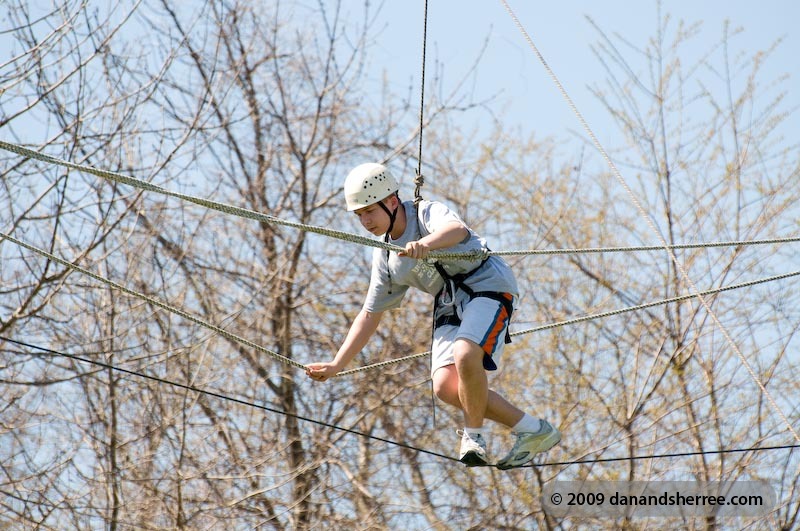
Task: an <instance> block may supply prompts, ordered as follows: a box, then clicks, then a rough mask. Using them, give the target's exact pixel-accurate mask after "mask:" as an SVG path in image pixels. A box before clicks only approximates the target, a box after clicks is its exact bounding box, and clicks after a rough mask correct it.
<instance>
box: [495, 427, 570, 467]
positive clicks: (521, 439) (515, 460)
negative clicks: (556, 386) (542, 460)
mask: <svg viewBox="0 0 800 531" xmlns="http://www.w3.org/2000/svg"><path fill="white" fill-rule="evenodd" d="M540 422H541V426H540V427H539V431H537V432H533V433H531V432H528V433H524V432H522V433H515V434H514V435H516V436H517V442H515V443H514V447H513V448H512V449H511V451H510V452H508V455H506V456H505V457H504V458H502V459H501V460H500V461H498V462H497V468H499V469H500V470H508V469H509V468H514V467H517V466H522V465H524V464H525V463H527V462H528V461H530V460H531V459H533V458H534V456H535V455H536V454H539V453H542V452H546V451H547V450H549V449H550V448H552V447H553V446H555V445H557V444H558V442H559V441H560V440H561V433H559V431H558V430H557V429H555V428H554V427H553V426H552V425H551V424H550V423H549V422H547V421H546V420H541V421H540Z"/></svg>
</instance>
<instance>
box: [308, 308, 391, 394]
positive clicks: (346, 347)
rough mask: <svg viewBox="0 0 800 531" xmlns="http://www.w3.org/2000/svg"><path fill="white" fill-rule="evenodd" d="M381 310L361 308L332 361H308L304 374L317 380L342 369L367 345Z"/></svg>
mask: <svg viewBox="0 0 800 531" xmlns="http://www.w3.org/2000/svg"><path fill="white" fill-rule="evenodd" d="M382 316H383V312H367V311H365V310H361V311H360V312H358V315H357V316H356V318H355V319H354V320H353V324H352V325H350V330H349V331H348V332H347V337H345V339H344V342H343V343H342V346H341V347H339V350H338V351H337V352H336V356H334V358H333V361H331V362H328V363H309V364H308V365H306V374H307V375H308V376H309V377H310V378H312V379H314V380H317V381H320V382H322V381H325V380H327V379H328V378H330V377H332V376H335V375H336V374H337V373H338V372H340V371H341V370H342V369H344V368H345V367H346V366H347V364H348V363H350V362H351V361H353V358H354V357H355V356H356V354H358V353H359V352H361V350H362V349H363V348H364V347H365V346H366V345H367V342H368V341H369V338H371V337H372V334H374V333H375V330H377V329H378V324H380V322H381V317H382Z"/></svg>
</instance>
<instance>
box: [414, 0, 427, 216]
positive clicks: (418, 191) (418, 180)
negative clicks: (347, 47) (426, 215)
mask: <svg viewBox="0 0 800 531" xmlns="http://www.w3.org/2000/svg"><path fill="white" fill-rule="evenodd" d="M424 4H425V7H424V10H423V14H422V75H421V76H420V77H421V80H420V91H419V156H418V157H417V170H416V176H415V177H414V204H415V205H418V204H419V202H420V201H422V185H423V184H424V183H425V178H424V177H423V176H422V127H423V123H424V114H423V112H424V110H425V49H426V47H427V45H428V0H424Z"/></svg>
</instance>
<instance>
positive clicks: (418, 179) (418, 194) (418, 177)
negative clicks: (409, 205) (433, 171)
mask: <svg viewBox="0 0 800 531" xmlns="http://www.w3.org/2000/svg"><path fill="white" fill-rule="evenodd" d="M414 174H415V177H414V204H415V205H418V204H419V202H420V201H422V185H423V184H425V176H423V175H422V173H420V170H419V168H417V169H416V170H414Z"/></svg>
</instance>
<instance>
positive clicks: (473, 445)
mask: <svg viewBox="0 0 800 531" xmlns="http://www.w3.org/2000/svg"><path fill="white" fill-rule="evenodd" d="M456 433H458V434H459V435H461V450H460V451H459V456H458V459H459V460H460V461H461V462H462V463H464V464H465V465H467V466H481V465H488V464H489V459H488V458H487V457H486V441H484V440H483V436H482V435H475V436H474V437H471V436H470V435H469V434H467V432H465V431H464V430H458V431H457V432H456Z"/></svg>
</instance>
